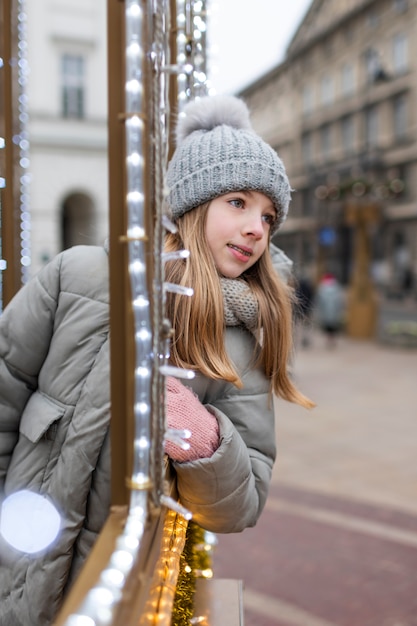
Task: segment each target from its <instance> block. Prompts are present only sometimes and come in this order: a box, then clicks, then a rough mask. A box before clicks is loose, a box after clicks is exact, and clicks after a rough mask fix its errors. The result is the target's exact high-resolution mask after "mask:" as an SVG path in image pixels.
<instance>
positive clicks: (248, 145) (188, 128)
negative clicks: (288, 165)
mask: <svg viewBox="0 0 417 626" xmlns="http://www.w3.org/2000/svg"><path fill="white" fill-rule="evenodd" d="M176 141H177V146H176V150H175V152H174V155H173V157H172V159H171V161H170V163H169V165H168V171H167V185H168V188H169V193H168V204H169V206H170V209H171V211H172V216H173V218H174V219H176V218H178V217H181V216H182V215H184V213H186V212H187V211H190V210H192V209H194V208H196V207H197V206H200V205H201V204H204V203H205V202H208V201H209V200H213V199H214V198H216V197H218V196H221V195H223V194H225V193H229V192H231V191H245V190H251V191H259V192H261V193H264V194H265V195H266V196H268V197H269V198H270V199H271V200H272V202H273V204H274V207H275V210H276V211H277V221H276V224H275V226H274V231H275V230H276V229H277V228H278V227H279V225H280V224H281V223H282V222H283V221H284V219H285V217H286V215H287V212H288V206H289V202H290V199H291V186H290V183H289V181H288V177H287V174H286V172H285V167H284V165H283V163H282V161H281V159H280V158H279V157H278V155H277V153H276V152H275V150H273V149H272V147H271V146H270V145H269V144H267V143H266V142H265V141H263V139H261V137H259V135H257V134H256V133H255V132H254V131H253V129H252V126H251V122H250V116H249V111H248V108H247V106H246V104H245V103H244V102H243V100H240V99H239V98H236V97H234V96H207V97H204V98H200V99H198V100H194V101H192V102H190V103H188V104H187V105H186V107H185V108H184V110H183V112H182V113H181V114H180V116H179V119H178V123H177V128H176Z"/></svg>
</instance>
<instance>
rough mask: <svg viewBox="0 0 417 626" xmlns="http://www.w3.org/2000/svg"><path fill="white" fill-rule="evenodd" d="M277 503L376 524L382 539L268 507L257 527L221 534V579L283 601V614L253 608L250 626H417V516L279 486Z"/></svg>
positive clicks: (218, 567) (218, 570)
mask: <svg viewBox="0 0 417 626" xmlns="http://www.w3.org/2000/svg"><path fill="white" fill-rule="evenodd" d="M271 497H272V498H273V499H274V500H275V501H276V500H278V501H279V502H281V503H288V502H291V503H292V504H293V503H295V502H296V503H298V504H300V503H302V504H303V506H306V509H307V511H308V510H310V511H311V512H312V513H314V512H315V511H317V510H319V511H323V510H324V511H327V512H331V513H332V512H338V513H342V514H343V515H345V516H346V519H349V520H352V519H353V520H355V519H356V520H360V521H365V522H368V523H375V524H376V525H377V528H379V529H381V533H380V534H379V535H378V533H377V535H376V536H375V534H373V533H372V532H366V530H365V531H360V532H358V531H357V530H352V529H350V528H349V526H345V527H344V526H343V524H342V525H338V524H334V523H329V522H323V521H317V520H315V519H309V518H308V513H307V516H299V515H297V514H292V513H288V512H286V511H285V510H280V511H275V510H272V509H271V508H269V507H267V508H266V510H265V511H264V513H263V515H262V517H261V519H260V521H259V522H258V525H257V526H256V527H255V528H253V529H247V530H245V531H244V532H243V533H241V534H238V535H230V536H228V535H219V536H218V540H219V544H218V546H217V548H216V552H215V556H214V561H213V565H214V571H215V575H216V576H217V577H220V578H240V579H242V580H243V582H244V587H245V590H246V591H247V593H248V594H249V593H252V592H256V593H259V594H262V595H261V598H262V596H266V597H269V598H274V599H276V600H277V604H276V610H277V613H276V616H271V615H265V614H264V612H263V609H262V605H261V603H260V604H259V606H258V607H256V606H255V607H254V606H253V603H252V605H251V606H250V607H247V608H246V610H245V626H310V625H313V624H314V626H315V625H316V624H317V625H318V626H319V625H320V624H321V623H323V625H324V624H326V625H327V624H328V623H329V624H334V625H335V626H336V625H337V626H417V516H413V515H408V514H406V513H403V512H398V511H395V510H390V509H389V508H385V507H376V506H369V505H364V504H362V503H359V502H354V501H351V500H347V499H343V498H337V497H336V498H333V497H331V496H323V495H321V494H315V493H313V492H308V491H304V490H299V489H290V488H288V487H285V488H281V487H273V488H272V491H271ZM371 528H372V527H371ZM384 528H386V529H387V534H388V536H387V537H384ZM390 528H391V529H396V530H397V531H398V532H399V539H398V540H395V538H394V539H393V538H392V537H391V536H389V533H388V531H389V529H390ZM401 531H404V532H405V534H404V538H402V536H401ZM414 535H415V544H414V545H413V541H412V538H413V536H414ZM409 539H410V542H409V541H408V540H409ZM246 591H245V592H244V600H245V594H246ZM281 607H282V613H281V614H280V608H281ZM288 607H289V610H287V609H288ZM293 609H294V611H295V615H294V612H293ZM225 626H226V625H225Z"/></svg>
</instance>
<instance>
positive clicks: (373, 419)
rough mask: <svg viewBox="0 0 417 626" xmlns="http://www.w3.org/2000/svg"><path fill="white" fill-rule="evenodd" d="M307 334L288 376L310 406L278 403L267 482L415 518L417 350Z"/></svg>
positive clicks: (416, 508) (416, 488)
mask: <svg viewBox="0 0 417 626" xmlns="http://www.w3.org/2000/svg"><path fill="white" fill-rule="evenodd" d="M338 341H339V343H338V345H337V347H336V348H335V349H334V350H329V349H327V348H326V347H325V342H324V338H323V337H322V335H321V334H319V333H315V334H314V337H313V341H312V346H311V347H310V348H308V349H301V348H298V349H297V352H296V358H295V362H294V377H295V380H296V382H297V385H298V386H299V387H300V388H301V390H302V391H303V392H304V393H305V394H307V395H308V396H309V397H310V398H312V399H313V400H314V401H315V402H316V404H317V407H316V408H315V409H313V410H312V411H311V412H309V411H305V410H304V409H301V408H299V407H297V406H295V405H291V404H288V403H284V402H279V403H278V407H277V411H276V414H277V442H278V447H279V454H278V461H277V463H276V465H275V469H274V478H273V480H274V482H278V483H281V484H287V485H293V486H299V487H303V488H310V489H314V490H317V491H320V492H324V493H334V494H338V495H343V496H348V497H353V498H356V499H359V500H363V501H365V502H373V503H379V504H386V505H389V506H394V507H398V508H400V509H404V510H409V511H413V512H414V513H416V514H417V351H416V350H407V349H404V348H396V347H390V346H385V345H381V344H379V343H377V342H373V341H358V340H357V341H354V340H349V339H347V338H346V337H341V338H340V339H339V340H338Z"/></svg>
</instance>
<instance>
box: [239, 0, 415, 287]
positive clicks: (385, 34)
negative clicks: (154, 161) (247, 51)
mask: <svg viewBox="0 0 417 626" xmlns="http://www.w3.org/2000/svg"><path fill="white" fill-rule="evenodd" d="M416 46H417V2H416V0H349V2H341V1H338V0H314V1H313V2H312V4H311V6H310V8H309V10H308V12H307V13H306V16H305V18H304V20H303V22H302V23H301V25H300V27H299V28H298V30H297V32H296V34H295V36H294V37H293V39H292V41H291V43H290V45H289V48H288V50H287V55H286V58H285V61H284V62H283V63H282V64H280V65H278V66H277V67H275V68H273V69H272V70H271V71H270V72H268V73H267V74H265V75H264V76H262V77H261V78H260V79H259V80H257V81H256V82H254V83H252V84H251V85H249V86H248V87H247V88H245V89H244V90H243V91H242V92H241V93H240V94H239V95H241V96H242V97H243V98H244V99H245V100H246V102H247V103H248V105H249V107H250V109H251V110H252V117H253V125H254V127H255V129H256V130H257V131H258V132H259V133H260V134H261V135H262V136H263V137H264V138H265V139H266V140H267V141H269V142H270V143H271V144H272V145H273V146H274V148H276V150H277V151H278V153H279V154H280V156H281V157H282V158H283V160H284V162H285V164H286V167H287V170H288V174H289V177H290V180H291V183H292V185H293V187H294V189H295V192H294V195H293V202H292V208H291V211H290V217H289V218H288V220H287V222H286V224H285V225H284V227H283V228H282V230H280V231H279V233H278V235H277V239H276V242H277V244H278V245H280V246H282V247H283V248H284V249H285V251H286V252H287V253H288V254H289V255H290V256H291V257H292V258H293V259H294V261H295V264H296V269H298V270H299V271H302V270H304V269H306V268H309V269H310V270H311V269H313V270H314V272H315V273H316V274H320V273H322V272H323V271H331V272H334V273H335V274H336V275H337V276H338V277H339V278H340V279H341V280H342V282H343V283H345V284H346V283H347V282H348V281H349V280H350V275H351V272H352V266H353V265H354V256H355V252H354V239H355V231H356V230H357V228H358V227H359V226H360V227H361V228H363V229H364V231H366V235H367V240H366V241H365V242H364V243H365V247H366V246H368V247H369V250H368V251H367V254H368V256H369V258H370V271H371V273H372V274H373V277H374V280H375V281H376V282H377V283H379V284H380V285H381V287H382V288H383V289H384V291H386V292H389V291H396V290H399V289H402V288H403V287H404V288H406V286H407V284H408V283H411V282H412V280H413V278H414V282H415V279H416V275H417V51H416ZM362 248H363V246H362ZM362 252H364V248H363V249H362Z"/></svg>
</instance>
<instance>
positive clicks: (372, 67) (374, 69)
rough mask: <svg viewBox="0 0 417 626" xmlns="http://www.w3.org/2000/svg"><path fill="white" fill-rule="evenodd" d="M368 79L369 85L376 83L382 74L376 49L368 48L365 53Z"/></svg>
mask: <svg viewBox="0 0 417 626" xmlns="http://www.w3.org/2000/svg"><path fill="white" fill-rule="evenodd" d="M365 67H366V77H367V79H368V82H369V83H373V82H375V81H376V80H377V79H378V77H379V74H380V72H381V69H382V68H381V60H380V57H379V52H378V51H377V50H375V48H368V49H367V50H366V52H365Z"/></svg>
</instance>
